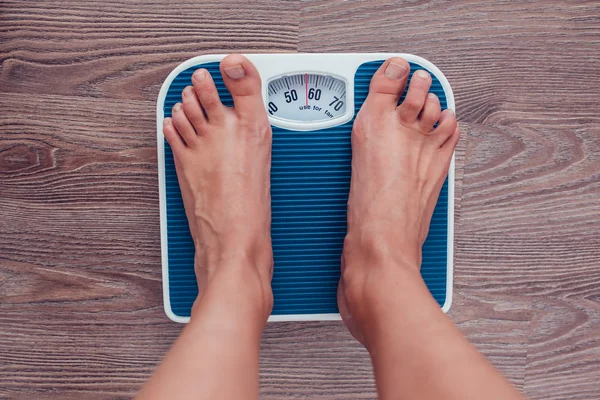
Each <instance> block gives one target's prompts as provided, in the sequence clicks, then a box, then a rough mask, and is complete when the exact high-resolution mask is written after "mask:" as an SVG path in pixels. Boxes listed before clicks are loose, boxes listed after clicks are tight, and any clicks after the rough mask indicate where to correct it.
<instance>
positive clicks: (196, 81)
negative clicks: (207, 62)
mask: <svg viewBox="0 0 600 400" xmlns="http://www.w3.org/2000/svg"><path fill="white" fill-rule="evenodd" d="M192 84H193V85H194V91H195V92H196V96H198V100H199V101H200V105H202V108H204V110H205V111H206V116H207V119H208V121H211V120H215V121H220V120H222V118H223V116H224V115H225V106H224V105H223V103H221V99H220V98H219V92H218V91H217V87H216V86H215V82H214V81H213V79H212V76H210V73H209V72H208V71H207V70H205V69H204V68H200V69H198V70H196V71H195V72H194V74H193V75H192Z"/></svg>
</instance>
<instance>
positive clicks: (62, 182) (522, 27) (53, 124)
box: [0, 0, 600, 400]
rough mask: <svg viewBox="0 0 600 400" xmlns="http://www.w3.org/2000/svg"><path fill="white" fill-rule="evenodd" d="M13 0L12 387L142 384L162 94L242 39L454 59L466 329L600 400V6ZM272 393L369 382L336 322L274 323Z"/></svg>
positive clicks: (330, 391)
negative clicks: (176, 73)
mask: <svg viewBox="0 0 600 400" xmlns="http://www.w3.org/2000/svg"><path fill="white" fill-rule="evenodd" d="M171 3H172V2H169V1H166V0H163V1H160V0H150V1H141V0H140V1H125V0H111V1H107V2H89V1H46V2H40V1H25V0H21V1H0V62H1V66H0V398H10V399H50V398H52V399H54V398H60V399H105V398H106V399H109V398H111V399H112V398H128V397H131V396H132V395H133V394H134V393H135V391H136V389H137V388H138V387H139V386H140V385H141V384H142V383H143V382H144V381H145V380H146V379H147V378H148V376H149V375H150V374H151V372H152V370H153V368H154V367H155V365H156V364H157V363H158V362H159V361H160V359H161V357H162V356H163V354H164V353H165V352H166V351H167V349H168V348H169V346H170V344H171V343H172V342H173V340H174V339H175V338H176V337H177V335H178V333H179V332H180V329H181V326H180V325H178V324H175V323H172V322H170V321H169V320H168V319H167V318H166V316H165V315H164V312H163V310H162V291H161V275H160V270H161V268H160V240H159V217H158V188H157V161H156V140H155V105H156V103H155V101H156V97H157V94H158V89H159V87H160V85H161V83H162V81H163V80H164V78H165V77H166V76H167V74H168V73H169V71H170V70H171V69H173V68H174V67H175V66H176V65H177V64H178V63H179V62H181V61H183V60H185V59H187V58H189V57H192V56H195V55H199V54H209V53H230V52H297V51H298V52H375V51H386V52H409V53H414V54H418V55H421V56H423V57H425V58H427V59H429V60H431V61H433V62H434V63H435V64H436V65H438V66H439V67H440V69H441V70H442V71H444V72H445V74H446V75H447V76H448V78H449V80H450V82H451V84H452V86H453V88H454V91H455V94H456V98H457V113H458V116H459V119H460V121H461V127H462V129H463V131H464V134H463V138H462V139H461V143H460V145H459V150H458V152H457V162H458V166H457V194H456V196H457V198H456V202H457V213H456V221H457V223H456V259H455V265H456V267H455V268H456V269H455V277H456V278H455V299H454V303H453V306H452V310H451V313H450V315H451V316H452V318H453V320H454V321H455V322H456V323H457V324H458V326H459V327H460V328H461V329H462V331H463V332H464V333H465V334H466V335H467V336H468V338H469V339H470V340H472V341H473V342H474V343H475V344H476V345H477V347H478V348H479V349H480V350H481V351H482V352H483V353H484V354H485V355H486V356H488V357H489V358H490V359H491V361H492V362H493V363H494V364H495V365H496V366H497V367H498V368H499V369H500V370H501V371H502V372H503V373H504V374H505V375H507V376H508V377H509V379H510V380H511V381H512V382H513V383H514V384H515V385H517V386H518V387H519V388H520V389H522V390H523V391H524V392H525V393H526V394H527V395H528V396H529V397H530V398H532V399H544V400H552V399H598V398H600V379H598V378H599V377H600V375H599V371H600V85H598V82H599V80H600V3H599V2H598V1H596V0H593V1H571V0H563V1H554V0H549V1H541V0H538V1H506V0H504V1H488V2H482V1H476V0H457V1H419V0H413V1H391V0H387V1H383V0H373V1H342V0H336V1H324V0H323V1H310V0H307V1H302V2H298V1H275V0H263V1H252V2H248V1H239V2H231V1H223V0H219V1H217V0H210V1H199V0H196V1H189V2H187V1H186V2H184V3H183V4H179V5H173V4H171ZM261 362H262V366H261V371H262V375H261V378H262V395H263V398H265V399H280V398H296V399H304V398H311V399H314V398H318V399H372V398H375V392H374V386H373V377H372V373H371V367H370V364H369V359H368V357H367V353H366V352H365V351H364V350H363V349H361V348H360V346H359V345H357V344H356V343H355V342H354V341H353V340H352V339H351V337H350V335H349V334H348V333H347V332H346V330H345V329H344V327H343V326H342V325H341V323H279V324H271V325H269V326H268V328H267V330H266V332H265V335H264V340H263V351H262V360H261Z"/></svg>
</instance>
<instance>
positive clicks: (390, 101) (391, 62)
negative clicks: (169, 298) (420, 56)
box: [365, 57, 410, 109]
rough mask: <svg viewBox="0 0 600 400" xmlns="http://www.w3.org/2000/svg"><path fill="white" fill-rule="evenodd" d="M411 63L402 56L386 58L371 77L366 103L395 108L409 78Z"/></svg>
mask: <svg viewBox="0 0 600 400" xmlns="http://www.w3.org/2000/svg"><path fill="white" fill-rule="evenodd" d="M409 72H410V65H409V64H408V62H407V61H406V60H404V59H403V58H400V57H392V58H390V59H388V60H386V61H385V62H384V63H383V64H382V65H381V67H379V69H378V70H377V71H376V72H375V74H374V75H373V77H372V78H371V84H370V86H369V95H368V96H367V99H366V100H365V104H369V105H374V106H375V107H386V108H392V109H393V108H394V107H396V105H397V104H398V99H399V98H400V95H401V94H402V92H404V88H406V82H407V80H408V73H409Z"/></svg>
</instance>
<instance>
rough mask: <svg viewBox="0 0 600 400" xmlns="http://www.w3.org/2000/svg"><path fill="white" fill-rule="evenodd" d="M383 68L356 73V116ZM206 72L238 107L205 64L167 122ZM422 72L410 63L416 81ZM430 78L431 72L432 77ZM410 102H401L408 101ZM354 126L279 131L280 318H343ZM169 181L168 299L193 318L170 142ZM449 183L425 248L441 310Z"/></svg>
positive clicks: (276, 234) (186, 80)
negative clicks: (339, 297)
mask: <svg viewBox="0 0 600 400" xmlns="http://www.w3.org/2000/svg"><path fill="white" fill-rule="evenodd" d="M382 63H383V60H381V61H373V62H367V63H364V64H362V65H361V66H360V67H359V68H358V70H357V71H356V74H355V77H354V84H355V89H354V90H355V115H356V112H358V110H359V108H360V106H361V105H362V103H363V101H364V99H365V98H366V96H367V92H368V88H369V82H370V80H371V77H372V75H373V74H374V72H375V71H376V70H377V68H378V67H379V66H380V65H381V64H382ZM201 67H202V68H206V69H207V70H208V71H209V72H210V73H211V75H212V76H213V78H214V81H215V83H216V85H217V88H218V90H219V95H220V96H221V101H222V102H223V103H224V104H225V105H227V106H232V105H233V101H232V98H231V96H230V94H229V92H228V91H227V89H226V88H225V85H224V84H223V79H222V77H221V74H220V72H219V63H217V62H214V63H205V64H200V65H197V66H194V67H191V68H189V69H187V70H184V71H182V72H181V73H180V74H179V75H178V76H177V77H176V78H175V80H174V81H173V82H172V84H171V86H170V88H169V90H168V93H167V96H166V100H165V103H164V116H165V117H170V116H171V109H172V107H173V105H174V104H175V103H177V102H180V101H181V91H182V90H183V88H184V87H185V86H187V85H191V75H192V73H193V72H194V71H195V70H196V69H198V68H201ZM417 69H423V67H421V66H420V65H416V64H411V75H412V72H414V71H415V70H417ZM430 72H431V71H430ZM432 77H433V84H432V86H431V89H430V91H431V92H433V93H435V94H436V95H437V96H438V97H439V99H440V103H441V106H442V109H445V108H446V95H445V93H444V90H443V88H442V85H441V83H440V81H439V80H438V79H437V78H436V77H435V75H433V74H432ZM403 98H404V95H403V96H402V98H401V99H400V101H402V100H403ZM353 122H354V120H351V121H349V122H347V123H345V124H342V125H339V126H336V127H333V128H327V129H323V130H319V131H311V132H296V131H291V130H286V129H281V128H278V127H273V153H272V169H271V196H272V202H271V207H272V215H273V220H272V228H271V236H272V239H273V252H274V260H275V268H274V274H273V281H272V286H273V293H274V298H275V302H274V307H273V312H272V314H273V315H283V314H285V315H295V314H330V313H337V312H338V308H337V303H336V288H337V284H338V279H339V276H340V256H341V252H342V244H343V240H344V236H345V234H346V202H347V199H348V191H349V188H350V173H351V147H350V133H351V130H352V124H353ZM164 151H165V154H164V156H165V180H166V200H167V202H166V203H167V204H166V207H167V237H168V272H169V274H168V275H169V282H168V285H169V296H170V303H171V309H172V311H173V313H174V314H175V315H177V316H180V317H187V316H189V315H190V311H191V307H192V304H193V302H194V300H195V299H196V296H197V293H198V287H197V285H196V279H195V276H194V246H193V243H192V240H191V237H190V233H189V229H188V224H187V220H186V216H185V212H184V208H183V202H182V199H181V193H180V190H179V185H178V183H177V176H176V173H175V165H174V162H173V154H172V152H171V148H170V147H169V145H168V144H167V143H166V142H165V150H164ZM447 229H448V181H446V182H445V184H444V186H443V189H442V191H441V194H440V197H439V200H438V203H437V206H436V208H435V211H434V214H433V218H432V221H431V228H430V231H429V235H428V236H427V240H426V241H425V244H424V246H423V264H422V267H421V274H422V275H423V278H424V280H425V282H426V284H427V286H428V288H429V290H430V291H431V294H432V295H433V297H434V298H435V299H436V300H437V302H438V303H439V304H440V306H442V305H443V304H444V303H445V301H446V296H447V293H446V289H447V243H448V234H447V232H448V230H447Z"/></svg>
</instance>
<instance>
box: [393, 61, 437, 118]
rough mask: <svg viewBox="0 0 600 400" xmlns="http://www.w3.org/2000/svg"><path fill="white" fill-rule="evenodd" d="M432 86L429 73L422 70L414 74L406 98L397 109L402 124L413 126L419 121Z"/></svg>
mask: <svg viewBox="0 0 600 400" xmlns="http://www.w3.org/2000/svg"><path fill="white" fill-rule="evenodd" d="M430 86H431V76H430V75H429V73H428V72H427V71H425V70H423V69H420V70H418V71H416V72H415V73H414V74H413V76H412V79H411V80H410V84H409V85H408V92H407V93H406V97H405V98H404V101H403V102H402V104H400V105H399V106H398V108H397V110H398V115H399V116H400V120H401V121H402V122H405V123H409V124H412V123H414V122H415V121H416V120H417V118H418V117H419V114H420V113H421V110H422V109H423V106H424V105H425V99H426V98H427V92H428V91H429V87H430Z"/></svg>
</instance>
